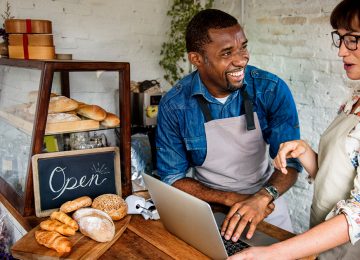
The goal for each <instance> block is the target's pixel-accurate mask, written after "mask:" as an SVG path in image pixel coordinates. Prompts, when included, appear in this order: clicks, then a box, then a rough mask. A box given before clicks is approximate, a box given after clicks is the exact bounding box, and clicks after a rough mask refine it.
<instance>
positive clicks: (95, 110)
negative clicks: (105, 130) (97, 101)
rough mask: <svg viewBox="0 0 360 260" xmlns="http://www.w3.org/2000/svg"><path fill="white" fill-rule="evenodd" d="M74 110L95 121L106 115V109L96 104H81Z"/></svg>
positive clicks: (102, 118)
mask: <svg viewBox="0 0 360 260" xmlns="http://www.w3.org/2000/svg"><path fill="white" fill-rule="evenodd" d="M76 112H77V113H78V114H79V115H81V116H84V117H87V118H90V119H93V120H96V121H102V120H104V119H105V117H106V111H105V110H104V109H102V108H101V107H99V106H97V105H81V106H79V107H78V109H77V110H76Z"/></svg>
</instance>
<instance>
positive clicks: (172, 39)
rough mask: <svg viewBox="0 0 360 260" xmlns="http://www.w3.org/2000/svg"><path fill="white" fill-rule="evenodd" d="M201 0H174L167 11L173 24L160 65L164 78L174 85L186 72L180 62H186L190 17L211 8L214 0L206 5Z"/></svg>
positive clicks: (207, 0)
mask: <svg viewBox="0 0 360 260" xmlns="http://www.w3.org/2000/svg"><path fill="white" fill-rule="evenodd" d="M201 2H203V1H201V0H174V1H173V5H172V6H171V9H170V10H169V11H168V12H167V15H168V16H170V17H171V18H172V19H171V24H170V29H169V31H168V32H167V36H168V41H166V42H164V43H163V44H162V46H161V52H160V56H161V60H160V62H159V64H160V66H161V67H162V68H163V69H164V70H165V75H164V78H165V79H166V80H167V81H168V82H169V83H170V84H171V85H173V84H174V83H175V82H176V81H177V80H179V79H180V78H181V76H182V75H183V74H184V69H183V68H182V67H181V66H180V63H181V62H183V63H185V62H186V56H185V54H186V46H185V30H186V26H187V24H188V22H189V21H190V19H191V18H192V17H193V16H194V15H195V14H196V13H198V12H199V11H201V10H203V9H207V8H211V7H212V4H213V2H214V0H206V3H205V5H204V7H203V6H202V5H201Z"/></svg>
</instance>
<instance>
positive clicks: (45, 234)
mask: <svg viewBox="0 0 360 260" xmlns="http://www.w3.org/2000/svg"><path fill="white" fill-rule="evenodd" d="M35 239H36V241H37V242H38V243H39V244H40V245H44V246H46V247H48V248H52V249H55V250H56V251H57V252H58V253H68V252H70V251H71V247H72V245H71V242H70V240H69V239H68V238H66V237H64V236H62V235H60V234H59V233H57V232H54V231H46V230H37V231H35Z"/></svg>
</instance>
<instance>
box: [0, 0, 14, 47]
mask: <svg viewBox="0 0 360 260" xmlns="http://www.w3.org/2000/svg"><path fill="white" fill-rule="evenodd" d="M1 17H2V19H4V22H5V20H6V19H13V18H14V16H12V15H11V5H10V3H9V2H8V1H6V10H5V11H4V13H3V14H1ZM4 28H5V25H4V24H3V28H0V37H2V38H3V40H4V42H7V41H8V34H7V33H6V31H5V29H4Z"/></svg>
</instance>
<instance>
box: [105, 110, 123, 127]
mask: <svg viewBox="0 0 360 260" xmlns="http://www.w3.org/2000/svg"><path fill="white" fill-rule="evenodd" d="M100 124H101V125H103V126H105V127H114V126H118V125H119V124H120V118H118V117H117V115H115V114H112V113H107V114H106V117H105V119H104V120H102V121H101V122H100Z"/></svg>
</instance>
